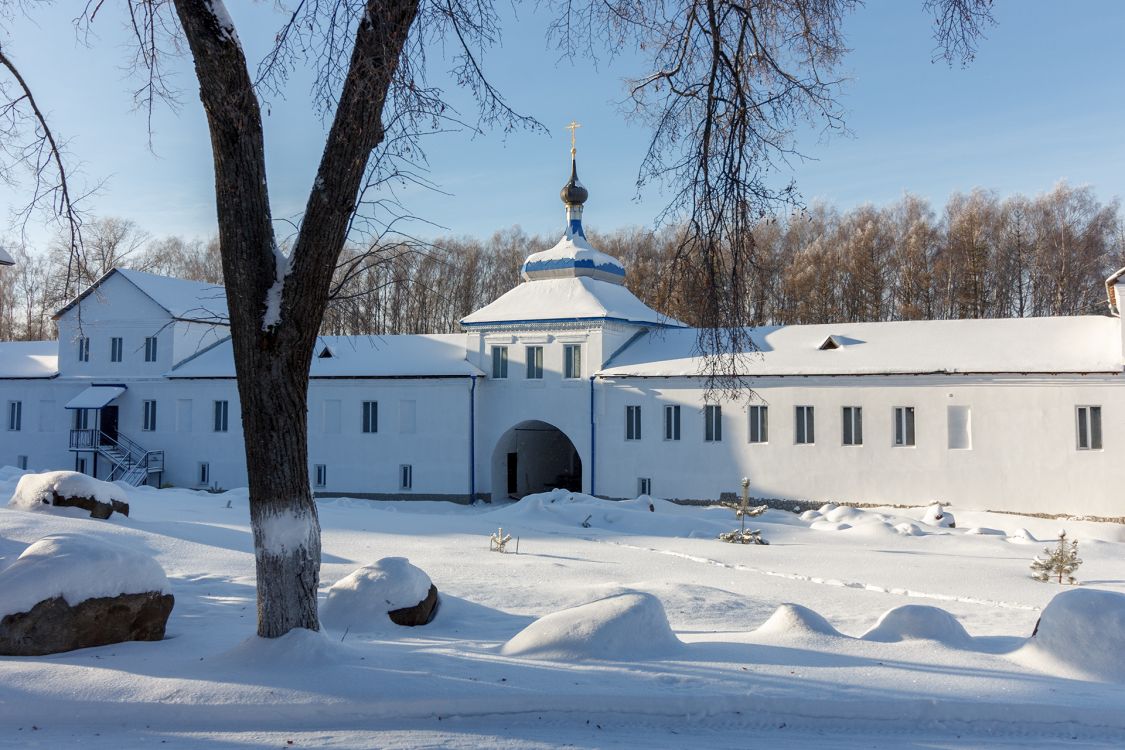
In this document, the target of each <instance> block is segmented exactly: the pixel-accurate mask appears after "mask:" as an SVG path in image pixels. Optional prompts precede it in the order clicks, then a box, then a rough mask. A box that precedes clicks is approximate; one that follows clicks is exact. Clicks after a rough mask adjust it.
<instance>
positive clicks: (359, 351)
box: [167, 333, 484, 378]
mask: <svg viewBox="0 0 1125 750" xmlns="http://www.w3.org/2000/svg"><path fill="white" fill-rule="evenodd" d="M465 343H466V342H465V334H463V333H454V334H428V335H404V336H320V337H318V338H317V343H316V347H315V348H314V350H313V358H312V364H311V366H310V367H309V376H310V377H312V378H364V377H366V378H450V377H469V376H471V375H483V374H484V373H482V372H481V371H480V370H478V369H477V368H476V367H474V366H473V365H472V364H470V363H469V362H468V361H467V360H466V359H465V354H466V349H465ZM325 348H328V349H329V350H330V351H331V352H332V356H330V357H321V356H319V355H320V354H321V353H322V352H323V351H324V349H325ZM167 377H169V378H233V377H234V353H233V351H232V349H231V341H230V339H229V338H227V339H224V340H222V341H220V342H219V343H217V344H214V345H212V346H211V347H209V348H207V349H204V350H203V351H201V352H199V353H198V354H196V355H195V356H193V357H190V358H188V359H186V360H184V361H183V362H181V363H180V364H178V365H177V366H176V367H175V368H174V369H173V370H172V371H171V372H169V373H167Z"/></svg>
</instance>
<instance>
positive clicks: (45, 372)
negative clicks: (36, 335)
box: [0, 341, 59, 378]
mask: <svg viewBox="0 0 1125 750" xmlns="http://www.w3.org/2000/svg"><path fill="white" fill-rule="evenodd" d="M58 373H59V342H57V341H5V342H3V343H0V378H53V377H54V376H55V375H58Z"/></svg>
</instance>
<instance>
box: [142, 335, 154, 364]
mask: <svg viewBox="0 0 1125 750" xmlns="http://www.w3.org/2000/svg"><path fill="white" fill-rule="evenodd" d="M156 342H157V338H156V337H155V336H145V362H155V361H156Z"/></svg>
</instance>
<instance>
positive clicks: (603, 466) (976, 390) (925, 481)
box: [597, 376, 1125, 516]
mask: <svg viewBox="0 0 1125 750" xmlns="http://www.w3.org/2000/svg"><path fill="white" fill-rule="evenodd" d="M750 385H751V387H752V388H753V389H754V391H755V392H756V393H757V394H758V396H759V397H760V399H761V400H760V401H755V402H754V403H762V402H763V401H764V403H766V404H767V405H768V407H769V442H768V443H765V444H751V443H749V442H748V436H749V424H748V415H747V409H746V404H745V403H733V402H730V401H723V402H722V407H723V440H722V441H721V442H718V443H706V442H704V439H703V412H702V407H703V390H702V389H701V388H699V387H697V385H696V384H693V383H692V382H690V381H688V380H685V379H667V378H659V379H642V378H635V379H622V380H620V381H618V382H616V383H610V382H606V383H604V384H603V383H599V384H598V396H599V399H600V400H601V403H602V404H604V408H599V409H598V421H599V424H598V457H597V459H598V469H597V471H598V476H599V479H598V486H597V491H598V493H599V494H605V495H611V496H619V497H629V496H633V495H635V494H636V487H637V478H638V477H650V478H651V479H652V491H653V494H655V495H658V496H664V497H679V498H715V497H718V495H719V493H721V492H724V491H726V492H733V491H736V490H737V489H738V483H739V480H740V479H741V477H743V476H747V475H748V476H749V477H750V479H751V489H752V491H753V492H754V494H755V495H758V496H763V497H775V498H789V499H799V500H808V501H809V502H810V503H813V504H817V503H821V502H828V501H849V502H861V503H904V504H915V503H928V502H933V501H940V502H943V503H949V504H952V505H953V506H954V507H955V508H956V507H963V508H992V509H1002V510H1017V509H1018V510H1023V511H1033V512H1060V513H1090V514H1097V515H1112V516H1117V515H1125V498H1121V497H1120V496H1119V494H1118V492H1117V491H1116V490H1115V487H1116V486H1117V485H1118V482H1117V481H1116V477H1117V476H1118V474H1119V471H1120V463H1121V461H1120V459H1121V457H1122V456H1123V455H1125V453H1123V447H1125V420H1123V419H1122V415H1123V414H1125V388H1123V387H1122V386H1123V385H1125V382H1123V381H1122V377H1120V376H1116V377H1115V376H1085V377H1081V376H1073V377H1071V376H1060V377H1031V376H1027V377H1003V378H1000V377H997V378H983V377H970V376H961V377H850V378H789V379H786V378H773V379H760V380H756V381H754V382H752V383H751V384H750ZM673 403H674V404H680V405H681V420H682V425H681V439H680V441H678V442H670V441H665V440H664V435H663V429H662V427H663V425H662V418H663V405H664V404H673ZM627 404H639V405H641V406H642V415H643V417H642V419H643V430H642V439H641V440H640V441H626V440H625V439H624V424H625V416H624V414H625V406H626V405H627ZM797 405H810V406H813V407H815V415H816V425H815V426H816V442H815V444H813V445H797V444H795V407H796V406H797ZM950 405H962V406H968V407H969V409H970V413H971V430H972V435H971V437H972V443H971V444H972V447H971V449H968V450H952V449H950V448H949V447H948V444H949V442H948V407H949V406H950ZM1078 405H1100V406H1101V407H1102V431H1103V446H1104V447H1103V449H1102V450H1078V449H1077V447H1076V445H1077V442H1076V413H1075V408H1076V406H1078ZM844 406H861V407H862V408H863V433H864V434H863V445H862V446H844V445H842V421H843V420H842V407H844ZM896 406H913V407H914V408H915V419H916V444H915V446H913V447H896V446H895V445H894V430H893V413H894V407H896Z"/></svg>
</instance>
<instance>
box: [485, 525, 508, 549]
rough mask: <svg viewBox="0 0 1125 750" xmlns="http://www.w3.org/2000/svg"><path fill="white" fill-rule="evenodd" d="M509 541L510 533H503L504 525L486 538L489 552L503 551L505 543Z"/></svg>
mask: <svg viewBox="0 0 1125 750" xmlns="http://www.w3.org/2000/svg"><path fill="white" fill-rule="evenodd" d="M510 541H512V535H511V534H505V533H504V527H503V526H501V527H499V529H497V531H496V533H495V534H493V535H492V536H490V537H489V538H488V549H489V551H490V552H504V551H505V550H504V547H505V545H507V544H508V542H510Z"/></svg>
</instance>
